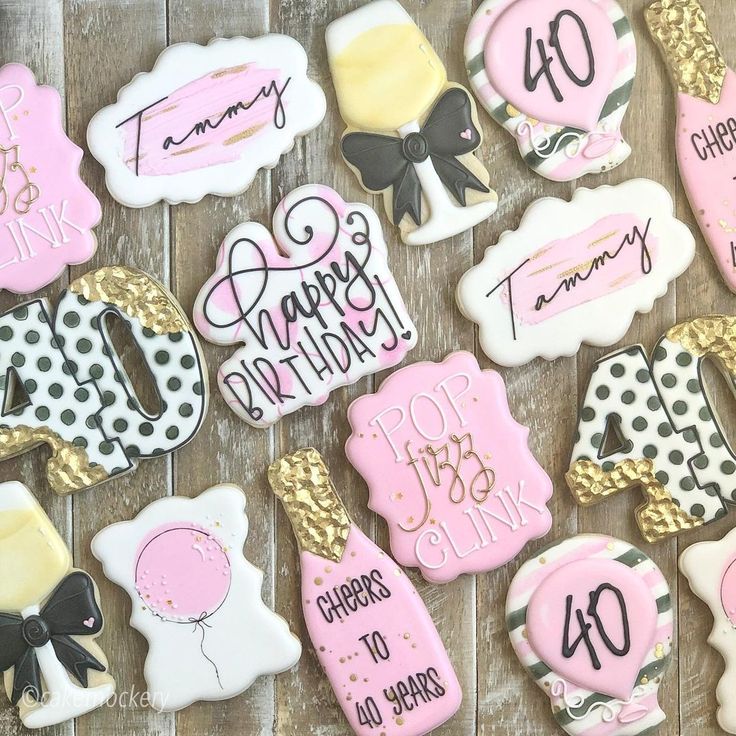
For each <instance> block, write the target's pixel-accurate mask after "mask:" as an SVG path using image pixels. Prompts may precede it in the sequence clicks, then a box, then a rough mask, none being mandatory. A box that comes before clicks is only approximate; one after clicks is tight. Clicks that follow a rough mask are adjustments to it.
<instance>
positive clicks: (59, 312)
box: [0, 266, 207, 494]
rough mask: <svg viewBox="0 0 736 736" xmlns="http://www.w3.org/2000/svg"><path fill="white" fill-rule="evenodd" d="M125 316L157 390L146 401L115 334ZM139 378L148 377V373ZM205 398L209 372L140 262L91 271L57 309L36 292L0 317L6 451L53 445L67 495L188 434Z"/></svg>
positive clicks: (183, 322)
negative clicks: (135, 265)
mask: <svg viewBox="0 0 736 736" xmlns="http://www.w3.org/2000/svg"><path fill="white" fill-rule="evenodd" d="M114 320H118V321H120V322H122V325H121V326H122V328H123V329H125V330H127V331H128V333H129V335H130V337H131V339H132V341H133V343H134V345H135V346H137V348H138V353H139V356H138V357H139V362H140V364H141V368H142V374H144V375H147V378H148V383H149V388H150V393H151V395H152V396H153V399H152V400H151V401H150V402H145V403H144V402H143V401H142V400H141V398H140V397H139V396H138V395H137V394H136V390H135V388H134V386H133V383H132V382H131V379H130V377H129V375H128V373H127V372H126V370H125V366H124V365H123V362H122V359H121V357H120V355H119V354H118V352H117V349H116V347H115V345H114V343H113V341H112V339H111V337H110V331H111V329H112V326H113V321H114ZM142 377H143V376H142ZM206 408H207V372H206V368H205V365H204V361H203V359H202V357H201V355H200V350H199V344H198V342H197V338H196V337H195V336H194V333H193V331H192V328H191V325H190V324H189V320H188V319H187V317H186V315H185V314H184V312H183V311H182V309H181V307H180V306H179V304H178V302H177V301H176V299H175V298H174V297H173V296H172V295H171V294H170V293H169V292H168V291H167V290H166V289H165V288H164V287H163V286H162V285H161V284H160V283H158V282H157V281H156V280H155V279H152V278H151V277H150V276H148V275H146V274H145V273H143V272H141V271H138V270H136V269H132V268H127V267H125V266H111V267H107V268H100V269H97V270H96V271H90V272H89V273H87V274H86V275H85V276H82V277H80V278H78V279H77V280H76V281H73V282H72V283H71V284H70V285H69V287H68V288H67V289H66V290H65V291H64V292H62V296H61V299H60V300H59V303H58V305H57V308H56V314H55V315H54V312H53V310H52V308H51V305H50V304H49V302H48V300H46V299H34V300H32V301H29V302H26V303H25V304H21V305H19V306H17V307H15V308H13V309H11V310H10V311H8V312H6V313H5V314H3V315H1V316H0V412H1V413H0V461H2V460H4V459H6V458H9V457H14V456H15V455H20V454H21V453H24V452H27V451H28V450H31V449H33V448H34V447H36V446H38V445H41V444H46V445H48V446H49V448H50V449H51V456H50V457H49V459H48V462H47V465H46V473H47V477H48V480H49V484H50V485H51V487H52V488H53V489H54V490H55V491H57V492H58V493H62V494H66V493H71V492H74V491H79V490H82V489H83V488H88V487H90V486H93V485H96V484H98V483H102V482H103V481H106V480H108V479H109V478H112V477H113V476H116V475H120V474H121V473H125V472H127V471H129V470H132V469H133V468H134V467H135V465H136V463H137V461H138V460H139V459H145V458H150V457H157V456H160V455H164V454H167V453H170V452H173V451H174V450H176V449H178V448H179V447H181V446H182V445H184V444H186V443H187V442H188V441H189V440H190V439H191V438H192V437H194V435H195V434H196V433H197V431H198V430H199V428H200V426H201V425H202V422H203V420H204V415H205V412H206Z"/></svg>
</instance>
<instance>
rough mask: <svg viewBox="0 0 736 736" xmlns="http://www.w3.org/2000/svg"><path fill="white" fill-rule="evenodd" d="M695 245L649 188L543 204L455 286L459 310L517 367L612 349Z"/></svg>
mask: <svg viewBox="0 0 736 736" xmlns="http://www.w3.org/2000/svg"><path fill="white" fill-rule="evenodd" d="M694 256H695V238H693V236H692V234H691V233H690V230H689V229H688V227H687V226H686V225H685V224H684V223H682V222H680V221H679V220H677V219H676V218H675V215H674V204H673V202H672V197H671V196H670V194H669V192H668V191H667V190H666V189H665V188H664V187H663V186H661V185H660V184H657V183H655V182H653V181H649V180H648V179H633V180H631V181H627V182H625V183H623V184H619V185H618V186H615V187H610V186H604V187H599V188H598V189H593V190H590V189H578V190H577V191H576V192H575V194H574V196H573V198H572V200H571V201H570V202H565V201H564V200H561V199H555V198H553V197H544V198H542V199H539V200H537V201H536V202H534V203H533V204H532V205H531V206H530V207H529V208H528V209H527V211H526V212H525V213H524V216H523V217H522V220H521V223H520V225H519V227H518V228H517V229H516V230H514V231H507V232H505V233H503V235H501V237H500V239H499V241H498V243H497V244H496V245H493V246H491V247H489V248H487V249H486V253H485V257H484V258H483V261H482V262H481V263H479V264H478V265H477V266H474V267H473V268H471V269H470V270H469V271H468V272H467V273H465V275H464V276H463V277H462V279H461V280H460V283H459V285H458V288H457V303H458V306H459V307H460V310H461V311H462V312H463V314H465V316H467V317H468V318H469V319H472V320H473V321H474V322H476V323H477V324H478V325H479V326H480V343H481V346H482V348H483V351H484V352H485V353H486V355H488V357H489V358H491V360H493V361H495V362H496V363H499V364H501V365H506V366H518V365H522V364H524V363H527V362H529V361H530V360H532V359H533V358H536V357H538V356H542V357H543V358H545V359H546V360H555V359H556V358H559V357H561V356H570V355H574V354H575V353H576V352H577V351H578V350H579V349H580V346H581V344H582V343H588V344H590V345H596V346H599V347H601V346H607V345H613V344H614V343H616V342H618V341H619V340H620V339H621V338H622V337H623V336H624V335H625V334H626V331H627V330H628V329H629V327H630V326H631V322H632V320H633V319H634V315H635V314H636V313H637V312H648V311H649V310H651V309H652V307H653V306H654V302H655V300H656V299H657V298H658V297H661V296H664V295H665V293H666V292H667V288H668V286H669V284H670V282H671V281H673V280H674V279H675V278H676V277H677V276H679V275H680V274H681V273H683V271H685V269H686V268H687V267H688V266H689V265H690V263H691V262H692V260H693V257H694Z"/></svg>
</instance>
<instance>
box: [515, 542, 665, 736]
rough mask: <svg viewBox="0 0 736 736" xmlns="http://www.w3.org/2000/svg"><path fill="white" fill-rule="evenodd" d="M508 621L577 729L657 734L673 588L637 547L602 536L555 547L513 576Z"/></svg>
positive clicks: (580, 732)
mask: <svg viewBox="0 0 736 736" xmlns="http://www.w3.org/2000/svg"><path fill="white" fill-rule="evenodd" d="M506 625H507V627H508V630H509V636H510V637H511V644H512V645H513V647H514V651H515V652H516V655H517V656H518V657H519V660H520V661H521V663H522V664H523V665H524V667H525V668H526V669H527V671H528V672H529V674H530V675H531V676H532V677H533V678H534V680H535V681H536V683H537V685H538V686H539V687H540V688H541V689H542V690H544V692H545V693H546V694H547V696H548V697H549V699H550V705H551V707H552V712H553V713H554V717H555V720H556V721H557V723H558V724H559V725H560V726H561V727H562V728H563V729H564V730H565V731H566V732H567V733H568V734H570V735H571V736H588V735H590V736H593V734H606V736H637V734H650V733H653V731H654V729H655V727H656V726H657V725H658V724H660V723H661V722H662V721H664V720H665V718H666V716H665V714H664V712H663V711H662V709H661V708H660V706H659V703H658V701H657V693H658V690H659V686H660V684H661V682H662V677H663V675H664V673H665V670H666V669H667V665H668V664H669V661H670V658H671V654H672V630H673V624H672V603H671V600H670V591H669V587H668V586H667V581H666V580H665V579H664V577H663V576H662V573H661V572H660V570H659V568H658V567H657V566H656V565H655V564H654V562H652V560H650V559H649V557H647V556H646V555H645V554H644V553H643V552H642V551H641V550H639V549H637V548H636V547H632V546H631V545H630V544H628V543H627V542H623V541H621V540H618V539H613V538H612V537H606V536H599V535H597V534H581V535H579V536H577V537H572V538H571V539H566V540H565V541H563V542H558V543H557V544H554V545H552V546H551V547H548V548H547V549H545V550H543V551H542V552H541V553H539V554H538V555H536V556H535V557H533V558H532V559H531V560H529V561H528V562H526V563H525V564H524V565H523V566H522V567H521V568H520V569H519V572H518V573H517V574H516V576H515V577H514V579H513V581H512V583H511V587H510V588H509V593H508V598H507V599H506ZM544 732H545V733H546V731H544Z"/></svg>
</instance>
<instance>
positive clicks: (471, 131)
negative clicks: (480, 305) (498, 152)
mask: <svg viewBox="0 0 736 736" xmlns="http://www.w3.org/2000/svg"><path fill="white" fill-rule="evenodd" d="M326 38H327V56H328V59H329V62H330V71H331V72H332V78H333V81H334V83H335V91H336V92H337V101H338V104H339V106H340V113H341V115H342V117H343V120H344V121H345V123H346V124H347V126H348V128H347V131H346V133H345V135H344V136H343V138H342V142H341V149H342V155H343V158H344V159H345V161H346V162H347V164H348V165H349V166H350V168H352V169H353V171H354V172H355V173H356V175H357V176H358V178H359V180H360V182H361V184H362V185H363V188H364V189H366V190H367V191H369V192H373V193H382V194H383V201H384V205H385V207H386V212H387V214H388V217H389V219H390V220H391V222H393V223H394V225H396V226H397V227H398V228H399V229H400V231H401V237H402V239H403V240H404V242H406V243H409V244H410V245H421V244H425V243H434V242H436V241H438V240H443V239H445V238H449V237H451V236H453V235H457V234H458V233H461V232H463V231H464V230H468V229H469V228H471V227H473V226H474V225H477V224H478V223H479V222H482V221H483V220H485V219H486V218H488V217H490V216H491V215H492V214H493V213H494V212H495V211H496V207H497V202H498V197H497V196H496V193H495V192H494V191H493V190H492V189H491V188H490V186H489V175H488V171H487V170H486V169H485V167H484V166H483V164H482V163H481V162H480V161H479V160H478V158H476V156H475V155H474V152H476V151H477V149H478V148H479V146H480V145H481V143H482V142H483V135H482V133H481V130H480V126H479V124H478V119H477V115H476V110H475V102H474V101H473V99H472V97H471V96H470V95H469V94H468V92H467V90H466V89H465V88H464V87H461V86H460V85H458V84H453V83H450V82H448V81H447V73H446V72H445V67H444V65H443V64H442V62H441V61H440V59H439V57H438V56H437V54H436V53H435V52H434V50H433V49H432V47H431V45H430V43H429V41H428V40H427V39H426V37H425V36H424V34H423V33H422V32H421V30H419V28H418V27H417V25H416V24H415V23H414V21H413V20H412V19H411V17H410V16H409V15H408V13H407V12H406V11H405V10H404V8H403V7H402V6H401V5H400V4H399V3H398V2H396V0H373V2H370V3H368V4H367V5H364V6H363V7H362V8H359V9H358V10H354V11H353V12H351V13H348V14H347V15H345V16H343V17H342V18H339V19H338V20H335V21H333V22H332V23H330V25H329V26H327V33H326Z"/></svg>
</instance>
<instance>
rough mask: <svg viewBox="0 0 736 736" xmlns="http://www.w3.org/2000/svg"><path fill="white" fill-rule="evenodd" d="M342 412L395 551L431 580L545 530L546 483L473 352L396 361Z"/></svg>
mask: <svg viewBox="0 0 736 736" xmlns="http://www.w3.org/2000/svg"><path fill="white" fill-rule="evenodd" d="M348 419H349V420H350V427H351V429H352V434H351V435H350V437H349V438H348V441H347V444H346V446H345V452H346V454H347V456H348V459H349V460H350V462H351V463H352V464H353V465H354V466H355V467H356V468H357V470H358V472H359V473H360V474H361V475H362V476H363V477H364V478H365V480H366V482H367V483H368V489H369V491H370V507H371V508H372V509H373V510H374V511H376V512H378V513H379V514H381V516H383V517H384V518H385V519H386V521H387V522H388V526H389V532H390V535H391V550H392V552H393V554H394V556H395V557H396V559H397V560H398V561H399V562H400V563H401V564H402V565H409V566H412V567H418V568H419V569H420V570H421V571H422V575H424V577H425V578H426V579H427V580H430V581H431V582H434V583H445V582H448V581H450V580H454V579H455V578H456V577H457V576H458V575H460V574H461V573H478V572H485V571H486V570H492V569H494V568H496V567H500V566H501V565H504V564H505V563H507V562H508V561H509V560H510V559H512V558H513V557H514V556H515V555H516V554H517V553H518V552H519V551H520V550H521V549H522V547H523V546H524V545H525V544H526V543H527V542H528V541H529V540H530V539H536V538H538V537H541V536H544V535H545V534H546V533H547V532H548V531H549V529H550V526H551V524H552V517H551V516H550V513H549V510H548V509H547V506H546V503H547V501H549V499H550V497H551V496H552V481H551V480H550V479H549V477H548V476H547V474H546V473H545V472H544V470H542V468H541V467H540V465H539V464H538V463H537V461H536V460H535V459H534V457H533V455H532V454H531V452H530V451H529V447H528V445H527V436H528V430H527V429H526V427H522V426H521V425H520V424H517V422H516V421H515V420H514V418H513V417H512V416H511V413H510V412H509V407H508V402H507V399H506V390H505V386H504V383H503V379H502V378H501V376H500V375H499V374H498V373H496V372H495V371H481V370H480V367H479V366H478V361H477V360H476V359H475V357H474V356H473V355H472V354H471V353H462V352H461V353H452V354H451V355H449V356H448V357H447V358H446V359H445V360H444V361H443V362H442V363H415V364H414V365H410V366H408V367H407V368H402V369H401V370H400V371H398V372H397V373H394V374H392V375H391V376H389V377H388V378H387V379H386V380H385V381H384V382H383V384H382V385H381V388H380V389H379V390H378V391H377V392H376V393H375V394H369V395H367V396H362V397H361V398H359V399H357V400H356V401H354V402H353V403H352V404H351V405H350V409H349V410H348Z"/></svg>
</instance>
